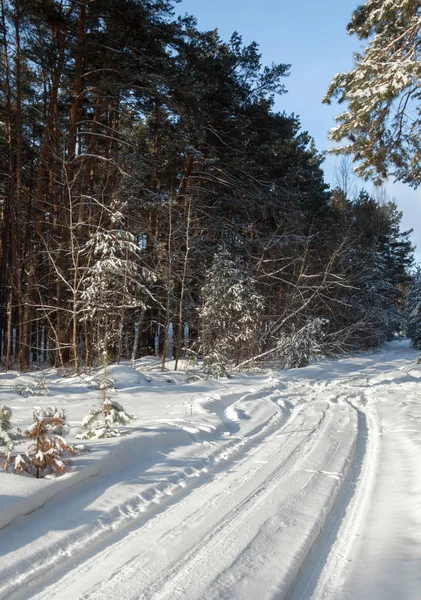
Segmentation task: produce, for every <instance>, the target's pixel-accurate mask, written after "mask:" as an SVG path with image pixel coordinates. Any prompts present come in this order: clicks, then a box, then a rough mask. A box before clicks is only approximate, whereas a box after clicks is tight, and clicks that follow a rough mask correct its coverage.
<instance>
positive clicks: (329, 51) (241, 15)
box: [177, 0, 421, 261]
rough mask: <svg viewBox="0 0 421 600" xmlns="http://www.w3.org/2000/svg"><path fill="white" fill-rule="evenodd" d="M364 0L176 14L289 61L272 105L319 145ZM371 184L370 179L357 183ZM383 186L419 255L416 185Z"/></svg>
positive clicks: (187, 9)
mask: <svg viewBox="0 0 421 600" xmlns="http://www.w3.org/2000/svg"><path fill="white" fill-rule="evenodd" d="M362 1H363V0H320V1H317V0H295V1H294V0H292V1H289V2H286V0H211V1H209V0H206V1H205V0H182V2H181V3H180V4H179V5H178V6H177V11H178V12H179V13H180V14H185V13H188V14H193V15H194V16H195V17H197V19H198V24H199V27H200V29H215V28H217V29H218V30H219V32H220V35H221V37H222V38H224V39H228V38H229V37H230V36H231V34H232V32H233V31H238V32H239V33H240V34H241V35H242V36H243V40H244V42H245V43H249V42H251V41H256V42H257V43H258V44H259V47H260V51H261V54H262V61H263V63H264V64H270V63H272V62H275V63H286V64H291V73H290V76H289V77H287V78H286V79H285V86H286V89H287V90H288V93H287V94H285V95H283V96H278V97H277V100H276V109H277V110H280V111H283V110H285V111H286V112H287V113H294V114H295V115H297V116H299V117H300V120H301V124H302V127H303V129H305V130H307V131H308V132H309V133H310V135H312V136H313V137H314V139H315V141H316V146H317V148H318V149H319V150H327V149H328V148H329V147H331V143H330V142H329V140H328V139H327V132H328V130H329V128H330V127H332V126H333V125H334V117H335V115H336V114H338V113H339V112H340V111H341V110H342V107H338V105H333V106H326V105H325V104H322V103H321V99H322V97H323V96H324V94H325V92H326V88H327V86H328V85H329V83H330V81H331V80H332V77H333V75H334V74H335V73H338V72H342V71H345V70H348V69H350V68H351V67H352V64H353V59H352V56H353V52H355V51H357V50H358V49H359V48H360V45H359V44H360V42H359V41H358V40H357V39H356V38H355V37H351V36H349V35H348V34H347V31H346V25H347V23H348V22H349V19H350V16H351V14H352V11H353V10H354V9H355V8H356V7H357V6H358V5H359V4H361V3H362ZM335 161H336V159H335V158H334V157H333V156H330V157H328V159H327V160H326V162H325V165H324V168H325V174H326V180H327V181H328V182H329V183H334V167H335ZM362 186H364V187H366V188H367V189H369V190H370V189H371V184H370V183H365V182H361V187H362ZM387 191H388V194H389V195H390V197H392V198H393V199H395V200H396V202H397V204H398V206H399V208H400V210H402V211H403V212H404V218H403V222H402V226H403V228H405V229H409V228H411V227H413V228H414V230H415V231H414V234H413V242H414V243H415V244H416V245H417V246H418V252H417V259H418V260H419V261H421V190H417V191H414V190H412V189H411V188H409V187H408V186H406V185H402V184H389V185H388V186H387Z"/></svg>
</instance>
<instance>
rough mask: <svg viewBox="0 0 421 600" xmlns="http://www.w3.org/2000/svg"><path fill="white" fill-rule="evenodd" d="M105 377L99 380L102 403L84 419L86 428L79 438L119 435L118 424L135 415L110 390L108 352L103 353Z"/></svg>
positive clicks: (126, 422) (131, 418)
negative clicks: (130, 413) (113, 396)
mask: <svg viewBox="0 0 421 600" xmlns="http://www.w3.org/2000/svg"><path fill="white" fill-rule="evenodd" d="M102 362H103V377H102V380H101V381H100V382H99V390H100V393H101V403H100V406H99V408H98V409H96V410H91V411H90V412H89V413H88V414H87V415H86V417H85V418H84V419H83V421H82V426H83V427H84V429H85V430H86V431H85V432H84V433H81V434H79V435H77V436H76V437H78V438H79V439H89V438H97V439H98V438H107V437H117V436H119V435H120V432H119V431H118V429H116V427H117V426H118V425H127V424H128V423H130V421H133V419H134V417H133V416H132V415H129V414H127V413H126V411H125V410H124V408H123V407H122V406H121V404H120V403H119V402H117V401H116V400H114V399H113V398H112V397H111V395H110V391H109V388H110V386H109V381H110V379H109V376H108V369H107V365H108V360H107V353H106V352H105V351H104V352H103V353H102Z"/></svg>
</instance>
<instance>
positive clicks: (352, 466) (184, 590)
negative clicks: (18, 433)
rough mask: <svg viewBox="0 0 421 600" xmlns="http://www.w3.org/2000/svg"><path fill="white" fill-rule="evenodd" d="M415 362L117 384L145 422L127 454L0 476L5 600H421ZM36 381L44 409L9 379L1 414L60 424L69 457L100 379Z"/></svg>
mask: <svg viewBox="0 0 421 600" xmlns="http://www.w3.org/2000/svg"><path fill="white" fill-rule="evenodd" d="M416 358H417V352H416V351H415V350H413V349H411V348H410V347H409V343H408V342H406V341H403V342H401V341H395V342H392V343H389V344H386V346H385V347H384V349H383V350H382V351H381V352H377V353H367V354H361V355H358V356H356V357H353V358H346V359H342V360H338V361H320V362H318V363H316V364H313V365H311V366H309V367H306V368H303V369H294V370H290V371H286V372H272V373H269V374H260V375H238V376H237V377H236V378H235V379H230V380H225V379H224V380H220V381H217V382H215V381H213V382H211V381H194V382H189V383H188V382H187V381H186V380H187V376H186V375H185V374H183V373H181V372H172V371H169V372H167V373H164V374H162V373H160V372H159V368H158V363H157V361H156V360H155V359H153V358H148V359H145V360H143V361H138V362H137V363H136V364H132V365H129V364H123V365H120V366H114V367H112V368H111V369H110V375H111V377H112V378H113V380H114V382H115V386H116V391H115V392H113V394H114V395H115V399H116V400H117V401H118V402H119V403H120V404H121V405H122V406H124V409H125V410H126V411H127V412H128V413H130V414H134V415H136V417H137V420H136V421H135V422H133V423H131V424H129V425H127V426H124V427H123V428H122V432H123V435H122V436H121V437H118V438H112V439H100V440H94V441H89V442H88V445H89V447H90V448H91V451H90V452H89V453H87V454H84V455H81V456H77V457H76V458H75V460H74V466H73V469H72V470H71V471H70V472H68V473H66V474H65V475H63V476H61V477H58V478H48V479H47V478H46V479H43V480H36V479H33V478H30V477H25V476H18V475H11V474H6V473H0V527H1V529H0V599H2V600H3V599H7V600H26V599H29V598H33V599H34V600H41V599H45V598H49V599H53V600H54V599H57V600H58V599H60V600H77V599H79V600H82V599H83V600H108V599H109V598H113V597H118V598H119V600H129V599H133V600H134V599H139V598H142V599H143V598H144V599H149V598H150V599H152V598H153V599H155V600H158V599H162V600H163V599H165V598H167V599H171V600H176V599H180V600H193V599H196V600H198V599H204V598H206V600H212V599H221V600H222V599H228V598H230V599H231V598H235V599H244V600H254V599H255V598H259V599H262V600H263V599H275V598H276V599H287V598H288V599H289V600H306V599H310V598H313V599H315V600H322V599H323V600H325V599H331V600H351V599H352V600H355V599H358V600H369V599H370V600H372V599H374V598H375V599H380V598H381V599H382V600H389V599H390V600H392V599H393V600H396V599H397V598H399V599H400V600H416V599H418V598H419V597H420V592H419V590H420V589H421V569H420V568H419V566H420V564H421V503H420V497H421V472H420V469H419V462H420V453H421V441H420V440H421V435H420V434H421V391H420V390H419V380H420V378H421V366H420V365H418V364H417V362H416ZM37 377H38V378H40V377H42V378H45V380H46V382H47V385H48V388H49V394H48V395H47V396H45V397H42V396H41V397H36V398H33V397H31V398H24V397H22V396H21V395H19V394H18V393H17V392H16V390H15V389H14V387H13V386H14V384H15V382H17V381H19V380H20V379H21V378H20V377H18V376H17V374H14V375H11V374H5V375H2V374H0V395H1V404H5V405H6V406H10V407H11V409H12V411H13V417H12V423H13V424H14V425H15V426H16V425H17V426H19V427H22V428H23V427H26V426H27V425H29V423H30V420H31V412H32V405H33V404H37V405H39V406H41V407H47V406H49V405H51V404H54V405H55V406H57V407H59V408H64V409H65V410H66V414H67V416H68V422H69V424H70V426H71V431H70V434H69V435H67V436H66V438H67V440H68V441H70V442H72V441H74V440H75V436H76V434H77V433H79V432H80V430H81V428H80V423H81V421H82V419H83V417H84V416H85V415H86V413H87V412H88V411H89V410H90V409H94V408H97V407H98V402H99V392H98V390H95V389H93V388H92V387H90V386H89V379H91V378H92V377H90V378H88V377H85V378H81V377H69V378H63V377H60V375H59V374H58V373H57V372H55V371H46V372H43V373H38V374H37ZM168 379H172V380H173V381H174V382H175V384H172V385H170V384H169V383H168V382H167V380H168ZM27 380H30V376H25V381H27ZM126 434H127V435H126Z"/></svg>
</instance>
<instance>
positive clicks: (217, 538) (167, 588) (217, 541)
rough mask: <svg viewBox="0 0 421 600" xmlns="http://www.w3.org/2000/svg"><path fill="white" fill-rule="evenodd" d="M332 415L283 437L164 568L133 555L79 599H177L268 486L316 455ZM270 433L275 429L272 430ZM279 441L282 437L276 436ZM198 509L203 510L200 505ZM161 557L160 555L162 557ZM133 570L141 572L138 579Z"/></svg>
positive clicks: (250, 512) (266, 493) (323, 414)
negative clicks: (257, 477) (261, 471)
mask: <svg viewBox="0 0 421 600" xmlns="http://www.w3.org/2000/svg"><path fill="white" fill-rule="evenodd" d="M307 407H308V405H305V406H304V408H307ZM304 408H301V410H304ZM326 415H327V418H326ZM336 416H337V415H336ZM332 417H333V412H332V410H330V409H329V410H328V411H327V412H325V411H322V412H321V414H319V415H318V417H316V419H315V422H313V426H312V427H310V429H309V430H308V431H307V432H306V435H305V437H304V438H303V437H302V436H301V437H300V436H299V437H298V439H296V440H294V443H293V445H292V446H293V447H292V448H289V449H288V452H287V453H286V442H285V441H283V444H282V445H280V449H279V452H278V454H279V455H281V457H278V459H277V460H278V461H279V460H280V461H281V462H278V464H277V465H276V467H275V468H274V469H273V470H272V471H271V472H270V473H269V474H268V475H267V476H266V478H265V479H264V480H263V482H262V483H261V484H260V485H258V486H257V487H255V488H254V490H253V492H252V493H251V494H250V493H248V494H247V495H246V497H245V498H244V499H243V500H242V501H241V502H237V503H236V504H235V505H234V506H233V507H232V508H231V509H230V510H229V511H228V512H226V513H225V515H223V516H222V518H220V519H219V521H217V522H216V523H214V524H213V526H212V528H211V529H210V531H208V532H207V533H205V534H204V535H201V536H200V539H199V541H198V543H196V544H193V545H192V546H190V548H189V549H187V551H185V552H184V553H181V556H179V557H178V558H177V557H173V560H172V561H171V560H170V561H169V562H170V564H169V565H167V566H165V565H161V567H164V568H161V570H160V568H159V567H158V568H157V565H156V563H153V561H151V560H149V557H146V561H141V560H140V557H136V558H135V559H134V560H133V561H132V562H131V563H129V564H128V565H126V566H125V567H123V569H121V570H120V571H118V573H117V574H116V575H115V577H113V578H112V579H111V580H110V581H109V582H107V583H104V584H103V585H101V586H99V587H98V588H97V589H96V590H93V591H92V593H88V594H86V595H84V596H83V598H85V599H94V598H108V597H111V596H112V595H113V594H114V593H117V590H118V593H119V596H120V598H140V597H141V598H144V599H147V598H154V599H156V600H158V599H163V598H175V597H179V598H183V597H184V596H183V592H182V591H181V592H180V589H179V588H180V585H181V584H182V582H183V581H184V580H186V579H188V577H189V575H190V574H191V573H192V571H193V572H195V576H197V570H199V571H200V569H203V567H204V568H205V569H206V565H207V564H210V560H211V557H212V555H215V553H217V554H220V553H221V552H223V544H224V541H225V540H226V539H227V538H229V537H230V536H231V537H232V536H235V535H236V532H237V531H238V527H239V526H240V525H241V524H242V523H244V522H246V521H247V518H250V517H251V516H252V515H253V513H254V512H255V511H257V510H258V509H259V508H262V506H261V505H262V504H263V503H264V502H265V501H266V500H267V499H268V498H269V497H270V496H271V494H272V493H273V492H274V490H276V488H279V486H280V485H281V484H282V485H283V484H284V483H285V482H286V480H287V479H288V474H290V475H293V474H294V473H296V472H297V471H298V470H299V469H300V468H301V467H302V466H303V464H304V462H305V460H306V459H307V458H308V456H309V454H317V449H318V444H319V442H321V441H322V440H323V439H324V437H325V434H326V432H327V431H328V430H329V427H330V426H331V421H332ZM313 419H314V415H313ZM308 420H309V418H307V420H306V421H304V423H302V424H299V425H298V427H297V428H296V429H295V430H293V431H291V432H289V435H290V438H289V439H290V440H293V439H294V438H293V436H294V435H296V434H297V431H298V429H299V428H301V429H302V427H303V425H304V426H305V423H306V422H307V421H308ZM283 433H284V435H288V434H287V433H286V432H283ZM275 436H276V434H274V437H275ZM278 436H280V432H278ZM280 441H282V440H281V439H280ZM282 453H284V456H282ZM285 453H286V454H285ZM271 459H272V460H273V461H274V462H276V457H275V456H273V455H272V456H271ZM329 460H330V458H329V459H327V461H328V462H329ZM309 479H310V477H309ZM290 493H291V490H290V489H285V492H284V495H285V497H288V495H290ZM201 512H203V513H204V514H208V510H207V507H206V505H205V507H204V508H203V509H202V510H201ZM193 517H194V515H193ZM218 550H219V551H218ZM158 558H159V557H158ZM164 558H165V559H166V558H167V557H164ZM151 562H152V563H153V564H152V565H150V563H151ZM137 573H141V574H142V575H141V577H140V578H139V576H138V575H137ZM136 580H137V582H136ZM128 581H130V584H129V589H128V590H127V591H126V586H124V582H128ZM133 586H135V589H133ZM182 587H183V586H182V585H181V588H182ZM123 588H124V589H123ZM141 592H142V594H141ZM180 594H181V595H180Z"/></svg>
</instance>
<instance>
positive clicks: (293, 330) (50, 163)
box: [0, 0, 412, 375]
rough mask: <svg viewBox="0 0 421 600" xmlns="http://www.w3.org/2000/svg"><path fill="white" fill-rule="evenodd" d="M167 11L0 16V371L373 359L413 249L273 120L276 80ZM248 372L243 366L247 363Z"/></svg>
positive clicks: (100, 9)
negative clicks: (354, 353) (127, 361)
mask: <svg viewBox="0 0 421 600" xmlns="http://www.w3.org/2000/svg"><path fill="white" fill-rule="evenodd" d="M173 4H174V3H173V2H172V1H165V0H93V1H92V0H91V1H88V0H68V1H67V2H62V1H61V0H60V1H59V0H36V1H34V0H1V23H0V26H1V54H2V57H1V58H2V61H1V62H2V72H1V87H2V94H1V97H0V122H1V124H0V153H1V159H2V160H1V164H0V169H1V171H0V355H1V357H2V362H3V363H4V366H5V367H6V368H7V369H9V368H11V367H12V366H17V367H19V368H20V369H23V370H27V369H28V368H30V367H31V366H32V365H36V364H45V363H47V362H49V363H50V364H53V365H55V366H58V367H63V366H65V365H71V367H72V368H74V369H75V370H79V369H80V368H81V367H82V366H90V365H92V364H93V363H95V362H97V361H98V356H99V355H102V353H103V352H105V351H106V352H107V353H108V354H109V355H110V356H111V357H112V358H113V359H119V358H121V357H124V358H136V357H138V356H142V355H145V354H154V353H158V354H159V356H161V358H162V361H163V364H164V363H165V360H166V358H167V357H168V355H169V352H170V350H171V352H172V354H173V356H174V358H175V359H176V361H177V363H178V361H179V359H180V358H181V357H183V356H185V355H186V354H188V355H189V356H190V357H193V356H196V357H197V356H198V355H200V356H203V357H204V358H205V359H206V360H207V368H208V370H209V373H210V374H214V375H215V374H218V373H221V372H222V373H223V372H224V370H225V369H226V367H227V365H229V366H232V364H235V365H240V366H248V365H250V364H251V362H252V360H256V359H257V360H259V359H261V360H266V359H269V358H270V359H271V360H272V359H273V360H276V361H277V362H278V364H283V365H286V366H299V365H301V364H303V362H305V361H306V360H308V359H309V358H310V357H311V356H312V355H316V354H329V353H340V352H343V351H347V350H350V349H358V348H368V347H370V346H375V345H378V344H380V343H382V342H383V341H384V340H385V339H387V338H388V337H389V336H390V335H392V333H393V331H395V330H396V329H397V328H399V310H398V308H399V302H400V294H401V291H402V289H403V287H404V286H405V284H406V282H407V280H408V267H409V266H410V264H411V251H412V248H411V245H410V242H409V241H408V232H406V233H401V232H400V229H399V223H400V217H401V215H400V214H399V212H398V211H397V208H396V206H395V205H394V204H393V203H392V202H386V203H378V202H376V201H375V200H374V199H373V198H372V197H370V196H369V195H368V194H367V193H365V192H363V193H361V194H360V195H359V196H358V197H356V198H350V197H348V195H347V192H346V189H345V190H344V189H340V188H338V189H336V190H334V191H333V192H330V191H329V187H328V186H327V185H326V183H325V182H324V179H323V171H322V169H321V165H322V161H323V157H322V156H321V155H320V154H319V153H318V152H317V150H316V149H315V147H314V144H313V142H312V140H311V138H310V137H309V136H308V134H307V133H305V132H302V131H301V130H300V123H299V120H298V119H297V118H296V117H295V116H294V115H290V116H289V115H286V114H284V113H277V112H275V111H274V109H273V103H274V95H275V94H282V93H284V92H285V87H284V83H283V81H284V77H285V76H286V75H287V74H288V70H289V66H288V65H284V64H279V65H272V66H271V67H263V66H262V62H261V57H260V55H259V52H258V48H257V46H256V44H254V43H253V44H251V45H248V46H245V45H244V44H243V43H242V40H241V37H240V36H239V35H238V34H234V35H233V36H232V38H231V39H230V40H229V41H228V42H226V41H223V40H221V39H220V37H219V35H218V33H217V31H208V32H201V31H199V30H198V29H197V25H196V22H195V20H194V18H192V17H185V18H179V19H176V18H175V16H174V12H173ZM256 357H257V358H256Z"/></svg>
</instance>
